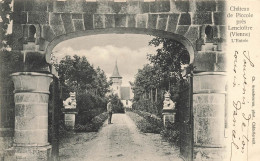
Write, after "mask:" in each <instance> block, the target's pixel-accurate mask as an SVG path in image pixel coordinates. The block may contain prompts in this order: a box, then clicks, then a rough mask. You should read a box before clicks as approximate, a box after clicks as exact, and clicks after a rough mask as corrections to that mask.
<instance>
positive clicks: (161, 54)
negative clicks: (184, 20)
mask: <svg viewBox="0 0 260 161" xmlns="http://www.w3.org/2000/svg"><path fill="white" fill-rule="evenodd" d="M149 45H153V46H155V47H158V46H162V47H161V48H159V49H157V50H156V51H157V53H156V54H155V55H151V54H149V55H148V59H149V60H150V62H151V63H152V64H154V65H155V66H158V67H159V68H160V72H161V73H162V78H163V79H164V80H165V81H166V82H171V83H177V81H179V80H180V79H181V65H184V64H188V63H189V61H190V60H189V53H188V51H187V49H186V48H185V46H184V45H182V44H181V43H179V42H177V41H175V40H172V39H167V38H160V37H156V38H154V39H152V40H151V41H150V42H149Z"/></svg>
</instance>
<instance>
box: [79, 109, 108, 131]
mask: <svg viewBox="0 0 260 161" xmlns="http://www.w3.org/2000/svg"><path fill="white" fill-rule="evenodd" d="M106 119H107V112H103V113H101V114H99V115H97V116H95V117H94V118H93V119H91V121H90V122H88V123H87V124H85V125H80V124H76V125H75V131H77V132H97V131H98V130H99V129H100V127H101V126H102V125H103V123H104V121H105V120H106Z"/></svg>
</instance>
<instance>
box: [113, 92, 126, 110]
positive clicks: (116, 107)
mask: <svg viewBox="0 0 260 161" xmlns="http://www.w3.org/2000/svg"><path fill="white" fill-rule="evenodd" d="M109 98H110V99H111V103H112V106H113V112H114V113H125V109H124V105H123V103H122V102H121V100H120V99H119V97H118V96H117V95H113V94H112V95H110V96H109Z"/></svg>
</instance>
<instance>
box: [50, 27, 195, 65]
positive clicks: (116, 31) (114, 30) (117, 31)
mask: <svg viewBox="0 0 260 161" xmlns="http://www.w3.org/2000/svg"><path fill="white" fill-rule="evenodd" d="M99 34H142V35H151V36H156V37H161V38H168V39H172V40H175V41H177V42H179V43H181V44H183V45H184V47H185V48H186V49H187V51H188V53H189V56H190V62H189V65H192V64H193V62H194V55H195V50H194V47H193V44H192V43H191V42H190V41H189V40H188V39H187V38H185V37H184V36H182V35H179V34H174V33H171V32H166V31H160V30H153V29H137V28H130V29H129V28H110V29H96V30H86V31H79V32H75V33H69V34H66V35H61V36H58V37H56V38H55V39H53V40H52V41H51V42H50V43H49V44H48V46H47V48H46V61H47V62H48V63H50V61H51V55H52V52H53V49H54V47H55V46H56V45H58V44H59V43H61V42H63V41H65V40H69V39H73V38H77V37H83V36H90V35H99Z"/></svg>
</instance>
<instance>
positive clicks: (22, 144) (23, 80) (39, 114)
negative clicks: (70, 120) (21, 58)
mask: <svg viewBox="0 0 260 161" xmlns="http://www.w3.org/2000/svg"><path fill="white" fill-rule="evenodd" d="M12 79H13V82H14V86H15V90H14V101H15V134H14V150H15V158H16V160H26V161H27V160H31V161H33V160H48V159H49V158H50V156H51V155H50V154H51V145H50V144H49V143H48V101H49V93H50V92H49V85H50V83H51V81H52V75H50V74H43V73H35V72H19V73H13V74H12Z"/></svg>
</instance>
